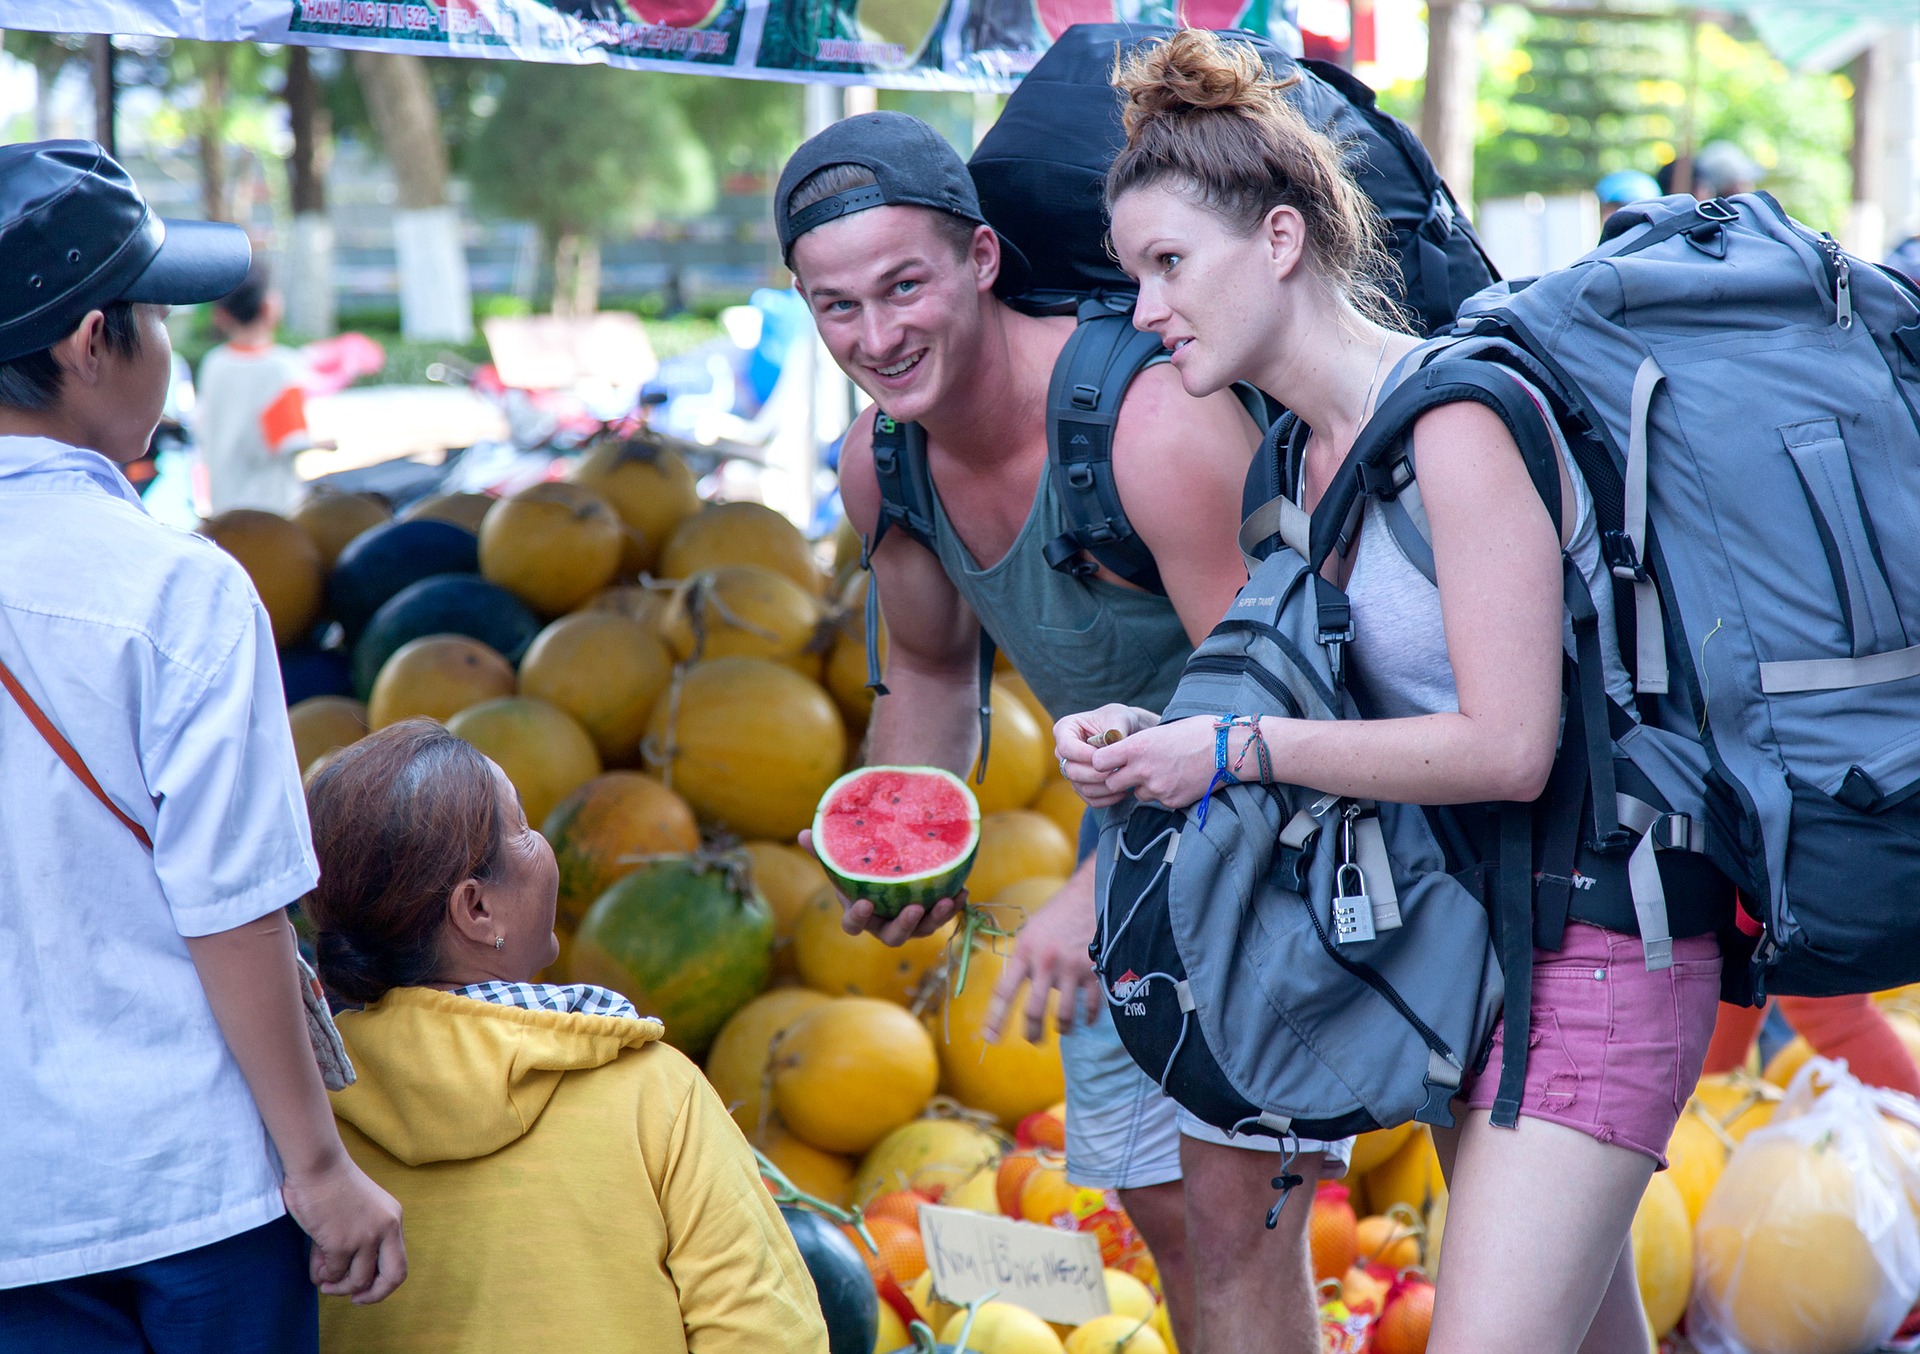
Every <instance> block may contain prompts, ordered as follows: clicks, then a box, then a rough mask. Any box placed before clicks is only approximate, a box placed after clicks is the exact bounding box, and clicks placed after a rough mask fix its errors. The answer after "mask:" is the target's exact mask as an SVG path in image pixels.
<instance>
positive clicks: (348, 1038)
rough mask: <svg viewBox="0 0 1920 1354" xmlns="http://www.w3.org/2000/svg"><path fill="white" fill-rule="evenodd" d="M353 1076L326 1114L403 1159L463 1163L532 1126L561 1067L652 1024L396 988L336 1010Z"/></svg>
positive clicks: (608, 1056) (594, 1063)
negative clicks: (365, 1003)
mask: <svg viewBox="0 0 1920 1354" xmlns="http://www.w3.org/2000/svg"><path fill="white" fill-rule="evenodd" d="M339 1025H340V1035H341V1038H342V1039H343V1040H344V1041H345V1042H346V1046H347V1054H348V1056H349V1057H351V1058H352V1059H353V1065H354V1069H355V1071H356V1072H357V1073H358V1074H359V1080H358V1081H356V1082H355V1083H354V1084H353V1085H352V1086H349V1087H347V1089H346V1090H344V1091H340V1092H337V1093H335V1095H334V1096H333V1110H334V1113H335V1114H337V1115H338V1116H339V1117H340V1118H342V1119H344V1120H345V1121H346V1122H348V1123H350V1124H352V1125H353V1126H354V1127H355V1128H357V1129H359V1130H360V1131H361V1132H362V1133H364V1134H366V1136H367V1137H368V1138H370V1139H372V1140H373V1141H374V1142H375V1143H377V1144H379V1146H380V1147H382V1148H383V1149H385V1150H386V1151H387V1152H389V1153H391V1154H392V1155H393V1156H394V1157H396V1158H398V1159H399V1160H400V1161H402V1162H404V1163H405V1164H406V1165H408V1166H420V1165H424V1164H426V1163H428V1162H433V1161H467V1160H471V1159H472V1158H474V1157H483V1156H487V1155H489V1154H490V1153H493V1152H497V1151H499V1150H500V1149H501V1148H503V1147H505V1146H507V1145H508V1144H509V1143H512V1142H515V1141H517V1140H518V1139H519V1138H521V1137H523V1136H525V1134H526V1133H527V1132H528V1131H529V1130H531V1129H532V1128H533V1126H534V1124H535V1123H536V1122H538V1121H539V1118H540V1114H541V1111H543V1110H545V1109H546V1107H547V1102H548V1101H549V1100H551V1099H552V1098H553V1093H554V1091H555V1090H557V1089H558V1088H559V1085H560V1079H561V1076H562V1075H563V1074H564V1073H567V1072H580V1071H586V1070H588V1069H590V1068H595V1067H601V1066H604V1065H605V1064H607V1063H610V1062H612V1061H613V1060H614V1059H615V1058H617V1057H619V1056H620V1053H621V1051H622V1050H623V1049H629V1048H639V1047H640V1046H642V1045H644V1044H651V1043H653V1042H654V1041H655V1040H657V1039H659V1038H660V1037H661V1035H662V1034H663V1033H664V1032H665V1026H663V1025H662V1024H661V1023H660V1022H659V1021H658V1020H653V1019H640V1020H635V1019H632V1018H626V1017H619V1016H598V1015H574V1014H571V1013H565V1012H556V1011H528V1010H522V1009H521V1008H519V1007H517V1006H496V1005H495V1004H494V1003H492V1002H487V1001H476V1000H475V999H473V998H472V997H459V996H455V995H454V994H453V993H451V992H440V991H436V990H434V989H433V988H427V987H396V988H394V989H393V990H392V991H391V992H389V993H387V995H386V996H384V997H382V998H381V999H380V1000H379V1001H378V1002H377V1003H375V1004H374V1005H372V1006H370V1007H368V1008H367V1009H366V1010H364V1011H350V1012H347V1013H345V1014H343V1015H341V1016H340V1018H339Z"/></svg>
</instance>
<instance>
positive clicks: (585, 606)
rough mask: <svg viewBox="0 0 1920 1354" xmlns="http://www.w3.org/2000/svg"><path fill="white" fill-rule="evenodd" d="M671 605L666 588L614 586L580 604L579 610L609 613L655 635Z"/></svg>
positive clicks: (671, 596) (667, 585) (622, 584)
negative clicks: (624, 618) (644, 627)
mask: <svg viewBox="0 0 1920 1354" xmlns="http://www.w3.org/2000/svg"><path fill="white" fill-rule="evenodd" d="M672 604H673V588H672V586H671V585H669V584H660V583H655V584H646V583H616V584H614V585H613V586H612V587H610V588H602V589H600V591H598V592H596V593H595V594H594V595H593V596H591V597H589V598H588V599H587V600H586V601H585V602H584V603H582V604H581V607H580V610H582V611H612V612H615V613H617V614H619V615H622V616H626V617H628V618H630V619H632V620H636V621H639V622H640V623H641V624H642V625H644V626H646V627H647V628H648V629H649V630H651V631H652V632H653V633H654V634H655V635H658V634H659V633H660V622H661V621H662V620H664V619H665V618H666V614H667V608H668V607H669V606H671V605H672Z"/></svg>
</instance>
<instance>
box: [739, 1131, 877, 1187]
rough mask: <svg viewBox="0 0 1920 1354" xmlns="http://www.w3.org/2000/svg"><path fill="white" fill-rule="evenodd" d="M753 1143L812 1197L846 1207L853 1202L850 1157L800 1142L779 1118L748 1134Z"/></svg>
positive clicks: (851, 1162)
mask: <svg viewBox="0 0 1920 1354" xmlns="http://www.w3.org/2000/svg"><path fill="white" fill-rule="evenodd" d="M750 1136H751V1138H752V1141H753V1145H754V1146H755V1147H758V1148H759V1149H760V1150H761V1151H762V1152H764V1153H766V1157H767V1160H769V1161H771V1162H772V1163H773V1164H774V1165H776V1166H778V1167H779V1168H780V1169H781V1171H782V1172H783V1173H784V1174H785V1175H786V1177H787V1179H789V1180H791V1181H793V1183H794V1184H795V1185H796V1186H797V1187H798V1188H800V1189H801V1190H803V1191H805V1192H806V1193H808V1194H811V1195H812V1196H813V1197H814V1198H816V1199H820V1200H823V1201H825V1202H827V1203H830V1204H832V1205H833V1206H834V1207H836V1208H845V1207H846V1206H847V1205H848V1204H849V1203H851V1202H852V1197H851V1195H852V1186H853V1159H852V1158H851V1157H846V1156H842V1155H840V1154H838V1153H835V1152H823V1151H821V1150H820V1149H819V1148H818V1147H815V1146H813V1145H812V1144H811V1143H807V1142H802V1141H801V1140H800V1139H799V1138H796V1137H794V1135H793V1134H792V1133H790V1132H788V1131H787V1130H786V1128H784V1127H783V1126H782V1125H781V1124H780V1123H779V1121H777V1120H776V1121H774V1122H772V1123H769V1124H768V1125H767V1126H766V1127H765V1128H763V1129H760V1130H759V1131H758V1132H756V1133H754V1134H752V1135H750Z"/></svg>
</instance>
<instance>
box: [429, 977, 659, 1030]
mask: <svg viewBox="0 0 1920 1354" xmlns="http://www.w3.org/2000/svg"><path fill="white" fill-rule="evenodd" d="M453 995H454V996H456V997H472V998H473V999H474V1000H475V1001H490V1002H492V1003H493V1004H494V1005H495V1006H518V1007H520V1008H521V1009H523V1010H527V1011H558V1012H561V1013H563V1014H566V1013H571V1014H573V1015H601V1016H623V1017H625V1018H627V1019H629V1020H638V1019H639V1018H640V1013H639V1012H638V1011H636V1010H635V1009H634V1008H633V1003H632V1002H630V1001H628V1000H627V999H626V998H625V997H623V996H621V995H620V994H619V993H618V992H611V991H609V990H607V989H606V988H604V987H595V986H594V985H593V984H592V983H567V984H564V985H563V984H560V983H505V982H501V981H500V980H498V979H497V978H496V979H488V980H487V981H486V982H484V983H468V984H467V985H466V986H465V987H456V988H454V989H453Z"/></svg>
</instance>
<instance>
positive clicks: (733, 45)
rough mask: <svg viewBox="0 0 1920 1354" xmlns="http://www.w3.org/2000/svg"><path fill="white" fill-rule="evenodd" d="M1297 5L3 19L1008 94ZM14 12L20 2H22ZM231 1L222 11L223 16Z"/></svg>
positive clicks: (563, 0)
mask: <svg viewBox="0 0 1920 1354" xmlns="http://www.w3.org/2000/svg"><path fill="white" fill-rule="evenodd" d="M1297 4H1298V0H238V2H237V3H234V4H233V5H231V6H230V7H229V6H220V5H213V6H208V5H201V4H193V3H186V2H185V0H0V28H34V29H42V30H46V31H53V32H69V33H73V32H87V33H126V34H144V35H148V36H153V37H181V38H205V39H210V40H213V41H248V40H251V41H255V42H294V43H301V44H305V45H309V46H318V47H363V48H371V49H374V50H379V51H392V52H413V53H417V54H419V55H421V56H461V57H479V58H493V59H505V60H521V61H554V62H595V61H598V62H606V63H608V64H610V65H615V66H627V67H634V68H639V69H650V70H685V69H688V68H691V67H697V68H698V69H699V70H701V71H702V72H703V73H705V74H712V75H735V76H742V77H746V78H751V79H762V80H791V81H799V82H804V83H809V84H842V85H873V86H878V87H880V88H883V89H936V90H956V91H967V90H973V91H981V92H1005V91H1007V90H1010V89H1012V88H1013V86H1014V85H1015V84H1017V83H1018V82H1019V79H1020V77H1021V76H1022V75H1024V74H1025V73H1026V72H1027V71H1028V70H1030V69H1032V67H1033V63H1034V62H1036V61H1038V60H1039V59H1040V56H1041V54H1042V53H1043V52H1045V51H1046V49H1047V47H1048V46H1049V45H1050V44H1051V43H1052V42H1053V40H1054V38H1056V37H1058V36H1059V35H1060V33H1061V32H1063V31H1064V30H1065V29H1066V28H1067V27H1068V26H1069V25H1070V24H1076V23H1112V22H1115V21H1116V20H1118V21H1124V22H1129V23H1157V24H1166V23H1176V22H1186V23H1192V24H1196V25H1200V26H1203V27H1207V28H1235V27H1237V28H1248V29H1252V30H1254V31H1255V32H1260V33H1265V34H1267V35H1268V36H1269V37H1271V38H1273V40H1274V41H1275V42H1276V43H1278V44H1279V45H1280V46H1281V47H1282V48H1284V49H1286V50H1288V51H1291V52H1296V53H1297V52H1299V51H1300V33H1299V29H1298V27H1297V25H1296V22H1295V15H1296V11H1297ZM15 11H21V12H19V13H15ZM216 11H217V13H215V12H216Z"/></svg>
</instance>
